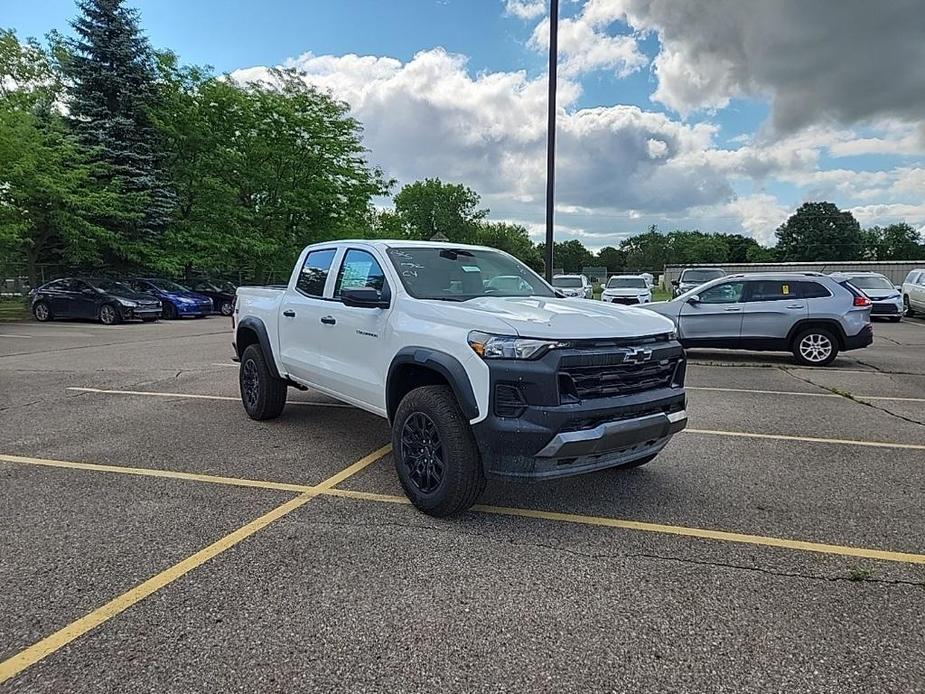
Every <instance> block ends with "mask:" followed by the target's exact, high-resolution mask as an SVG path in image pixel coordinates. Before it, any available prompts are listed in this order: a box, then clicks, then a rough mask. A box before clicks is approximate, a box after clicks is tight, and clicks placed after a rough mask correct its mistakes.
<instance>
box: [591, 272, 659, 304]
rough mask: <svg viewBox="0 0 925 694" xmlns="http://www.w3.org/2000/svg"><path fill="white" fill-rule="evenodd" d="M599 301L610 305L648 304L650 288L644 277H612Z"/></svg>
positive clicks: (650, 294)
mask: <svg viewBox="0 0 925 694" xmlns="http://www.w3.org/2000/svg"><path fill="white" fill-rule="evenodd" d="M601 301H609V302H610V303H612V304H627V305H632V304H648V303H649V302H650V301H652V288H651V286H650V285H649V281H648V280H647V279H646V277H645V276H644V275H614V276H613V277H611V278H610V279H609V280H607V284H606V286H605V287H604V291H603V292H602V293H601Z"/></svg>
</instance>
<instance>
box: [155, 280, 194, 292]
mask: <svg viewBox="0 0 925 694" xmlns="http://www.w3.org/2000/svg"><path fill="white" fill-rule="evenodd" d="M148 282H150V283H151V284H153V285H154V286H155V287H157V288H158V289H163V290H164V291H165V292H188V291H189V289H187V288H186V287H184V286H183V285H180V284H177V283H176V282H171V281H170V280H148Z"/></svg>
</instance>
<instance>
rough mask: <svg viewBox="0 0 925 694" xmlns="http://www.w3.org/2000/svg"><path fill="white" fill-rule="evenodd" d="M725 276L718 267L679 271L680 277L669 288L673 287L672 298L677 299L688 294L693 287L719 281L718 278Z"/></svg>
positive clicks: (691, 268)
mask: <svg viewBox="0 0 925 694" xmlns="http://www.w3.org/2000/svg"><path fill="white" fill-rule="evenodd" d="M725 276H726V272H725V270H721V269H719V268H718V267H708V268H696V267H689V268H685V269H684V270H682V271H681V276H680V277H678V279H676V280H674V281H673V282H672V283H671V286H672V287H673V290H672V293H673V295H674V296H676V297H678V296H680V295H681V294H684V293H685V292H689V291H690V290H691V289H694V288H695V287H699V286H700V285H701V284H704V283H705V282H709V281H710V280H715V279H719V278H720V277H725Z"/></svg>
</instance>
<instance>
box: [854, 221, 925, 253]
mask: <svg viewBox="0 0 925 694" xmlns="http://www.w3.org/2000/svg"><path fill="white" fill-rule="evenodd" d="M865 233H866V236H867V246H868V250H869V251H870V252H871V255H872V256H873V257H872V258H871V260H919V259H921V258H922V257H925V248H923V247H922V245H921V244H922V237H921V235H920V234H919V232H918V231H917V230H916V229H915V227H913V226H912V225H911V224H906V223H905V222H901V223H899V224H890V225H889V226H885V227H879V226H876V227H871V228H870V229H867V230H866V232H865Z"/></svg>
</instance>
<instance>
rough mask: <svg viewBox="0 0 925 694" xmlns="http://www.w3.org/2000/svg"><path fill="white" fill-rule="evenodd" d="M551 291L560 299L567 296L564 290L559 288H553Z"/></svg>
mask: <svg viewBox="0 0 925 694" xmlns="http://www.w3.org/2000/svg"><path fill="white" fill-rule="evenodd" d="M552 291H553V293H554V294H555V295H556V296H557V297H558V298H560V299H565V298H567V297H566V296H565V292H563V291H562V290H560V289H555V288H553V290H552Z"/></svg>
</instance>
